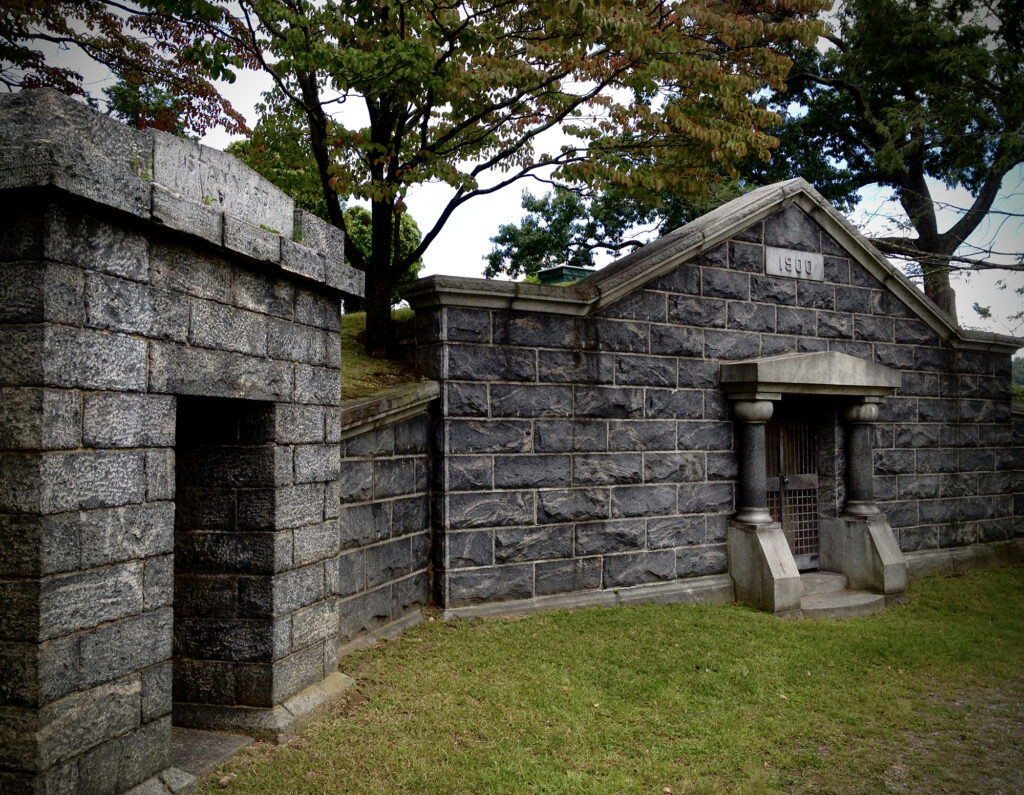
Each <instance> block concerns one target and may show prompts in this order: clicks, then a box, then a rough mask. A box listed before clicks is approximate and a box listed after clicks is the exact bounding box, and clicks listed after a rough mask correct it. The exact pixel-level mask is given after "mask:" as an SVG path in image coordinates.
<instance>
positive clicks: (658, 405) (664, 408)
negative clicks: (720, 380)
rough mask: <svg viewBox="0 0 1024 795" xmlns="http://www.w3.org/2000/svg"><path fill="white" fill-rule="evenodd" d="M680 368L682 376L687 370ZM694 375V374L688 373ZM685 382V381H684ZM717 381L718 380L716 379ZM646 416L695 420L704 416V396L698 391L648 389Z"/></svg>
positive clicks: (645, 407)
mask: <svg viewBox="0 0 1024 795" xmlns="http://www.w3.org/2000/svg"><path fill="white" fill-rule="evenodd" d="M686 369H687V368H685V367H684V366H682V365H681V366H680V370H679V371H680V374H683V372H684V370H686ZM686 375H687V376H691V375H693V373H692V372H688V373H686ZM684 380H685V379H684ZM716 380H717V379H716ZM645 392H646V401H645V406H644V412H645V416H647V417H648V418H650V419H667V418H670V417H678V418H684V419H694V418H697V417H702V416H703V415H704V394H703V393H702V392H700V391H699V390H696V389H682V388H680V389H647V390H645Z"/></svg>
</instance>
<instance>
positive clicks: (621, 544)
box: [575, 519, 646, 557]
mask: <svg viewBox="0 0 1024 795" xmlns="http://www.w3.org/2000/svg"><path fill="white" fill-rule="evenodd" d="M645 537H646V532H645V529H644V521H643V520H642V519H628V520H618V521H612V522H584V523H580V524H578V525H576V547H575V552H576V556H577V557H583V556H585V555H605V554H607V553H609V552H622V551H624V550H627V549H642V548H643V546H644V541H645Z"/></svg>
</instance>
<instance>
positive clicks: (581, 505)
mask: <svg viewBox="0 0 1024 795" xmlns="http://www.w3.org/2000/svg"><path fill="white" fill-rule="evenodd" d="M538 500H539V502H538V506H537V519H538V521H540V522H565V521H577V520H586V519H604V518H607V517H608V511H609V504H608V489H606V488H587V489H555V490H551V491H542V492H540V493H539V495H538ZM520 524H525V522H521V523H520Z"/></svg>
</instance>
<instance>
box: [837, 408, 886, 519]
mask: <svg viewBox="0 0 1024 795" xmlns="http://www.w3.org/2000/svg"><path fill="white" fill-rule="evenodd" d="M843 419H845V420H846V422H847V439H848V442H847V448H846V450H847V452H846V471H847V493H846V507H845V508H844V509H843V513H844V515H846V516H874V515H876V514H878V512H879V511H878V506H877V505H876V504H875V487H874V462H873V460H872V453H873V445H872V441H871V434H872V428H871V423H872V422H874V421H875V420H877V419H878V406H877V405H876V404H874V403H857V404H855V405H852V406H847V407H846V409H845V410H844V411H843Z"/></svg>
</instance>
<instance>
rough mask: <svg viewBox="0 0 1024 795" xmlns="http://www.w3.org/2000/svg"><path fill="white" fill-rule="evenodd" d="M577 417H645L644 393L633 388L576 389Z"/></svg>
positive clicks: (580, 387) (581, 387)
mask: <svg viewBox="0 0 1024 795" xmlns="http://www.w3.org/2000/svg"><path fill="white" fill-rule="evenodd" d="M575 392H576V395H575V404H574V405H575V416H577V417H634V418H639V417H643V414H644V402H643V401H644V393H643V390H642V389H639V388H632V387H591V386H578V387H576V390H575Z"/></svg>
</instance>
